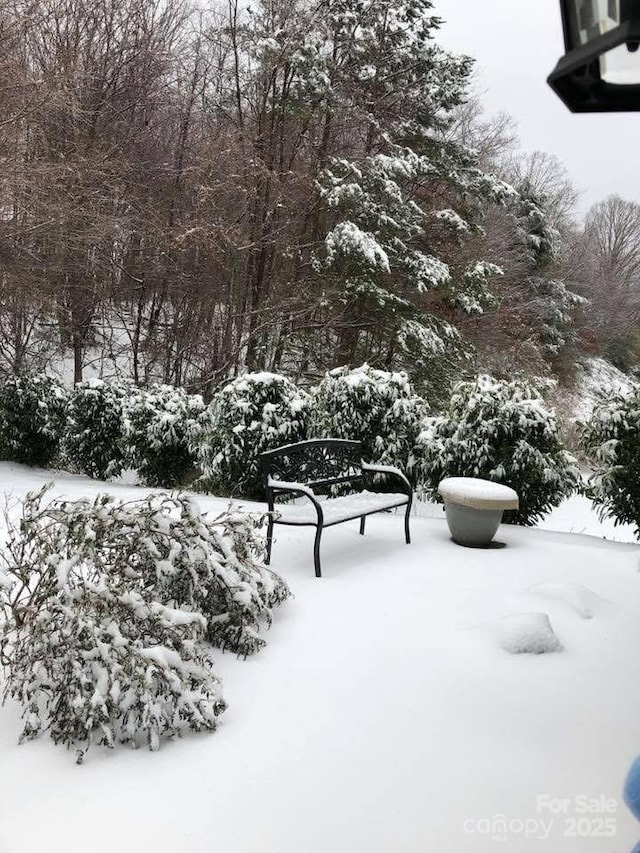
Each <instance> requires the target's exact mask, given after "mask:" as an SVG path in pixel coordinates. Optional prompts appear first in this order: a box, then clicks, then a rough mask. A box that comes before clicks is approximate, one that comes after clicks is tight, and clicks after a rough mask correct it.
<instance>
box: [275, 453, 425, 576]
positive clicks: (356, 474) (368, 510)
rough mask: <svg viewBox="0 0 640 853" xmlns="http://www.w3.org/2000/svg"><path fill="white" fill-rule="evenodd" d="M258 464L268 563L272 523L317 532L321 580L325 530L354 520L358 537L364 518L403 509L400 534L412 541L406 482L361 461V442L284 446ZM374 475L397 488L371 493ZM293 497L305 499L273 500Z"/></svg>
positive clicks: (315, 549)
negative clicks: (263, 496)
mask: <svg viewBox="0 0 640 853" xmlns="http://www.w3.org/2000/svg"><path fill="white" fill-rule="evenodd" d="M260 464H261V466H262V472H263V476H264V487H265V491H266V493H267V502H268V505H269V521H268V526H267V559H266V562H267V564H269V562H270V560H271V546H272V542H273V526H274V524H289V525H295V526H312V527H315V528H316V536H315V542H314V546H313V561H314V565H315V570H316V577H318V578H319V577H321V569H320V538H321V536H322V531H323V530H324V528H325V527H333V525H334V524H342V523H343V522H344V521H352V520H354V519H356V518H359V519H360V534H361V535H364V524H365V518H366V517H367V515H372V514H373V513H376V512H385V511H386V510H390V509H393V508H394V507H399V506H406V510H405V515H404V533H405V539H406V542H407V544H409V543H410V542H411V537H410V534H409V513H410V512H411V505H412V503H413V490H412V488H411V484H410V483H409V481H408V480H407V478H406V477H405V475H404V474H403V473H402V471H400V470H399V469H398V468H394V467H392V466H390V465H370V464H368V463H367V462H363V461H362V444H361V442H359V441H346V440H343V439H337V438H322V439H312V440H310V441H301V442H299V443H297V444H287V445H285V446H283V447H277V448H276V449H275V450H269V451H267V452H266V453H262V454H261V456H260ZM377 475H383V476H384V478H385V480H391V481H393V482H394V483H397V485H398V489H399V490H398V491H397V492H381V491H374V490H373V489H370V487H374V486H375V483H374V480H375V477H376V476H377ZM347 490H348V493H347V494H338V495H337V496H336V493H337V492H344V491H347ZM292 496H295V497H304V498H307V500H305V501H303V502H302V503H295V504H292V503H282V502H280V503H278V502H277V499H278V498H283V497H284V498H285V499H287V500H289V501H290V500H291V498H292Z"/></svg>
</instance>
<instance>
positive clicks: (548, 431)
mask: <svg viewBox="0 0 640 853" xmlns="http://www.w3.org/2000/svg"><path fill="white" fill-rule="evenodd" d="M416 457H417V463H416V471H417V473H416V478H417V480H418V483H419V484H420V485H422V486H423V488H424V490H425V492H426V494H427V495H428V496H429V497H430V498H431V499H434V500H438V499H439V498H438V492H437V489H438V484H439V482H440V480H442V479H444V478H445V477H481V478H483V479H486V480H493V481H495V482H498V483H504V484H505V485H507V486H510V487H511V488H512V489H515V491H516V492H517V493H518V496H519V498H520V508H519V510H517V511H509V512H507V513H505V520H506V521H512V522H515V523H516V524H528V525H530V524H535V522H536V521H538V520H539V519H540V518H541V517H542V516H543V515H544V514H545V513H547V512H548V511H549V510H550V509H551V508H552V507H554V506H558V505H559V504H560V503H561V501H562V500H563V499H564V498H565V497H567V496H568V495H570V494H571V493H572V492H573V491H574V490H575V489H576V487H577V486H578V484H579V483H580V479H581V478H580V469H579V468H578V465H577V463H576V460H575V459H574V458H573V456H571V455H570V454H569V453H568V452H567V451H566V450H565V449H564V448H563V446H562V443H561V441H560V437H559V435H558V426H557V422H556V418H555V413H554V412H553V411H552V410H550V409H548V408H547V406H546V405H545V403H544V400H543V399H542V398H541V396H540V394H539V392H538V390H537V389H536V388H535V387H533V386H532V385H530V384H528V383H527V382H525V381H524V380H513V381H511V382H507V381H503V380H499V379H494V378H493V377H491V376H478V378H477V379H476V380H474V381H473V382H461V383H459V384H458V385H457V386H456V387H455V389H454V394H453V397H452V398H451V402H450V405H449V408H448V411H447V412H446V413H445V414H444V415H441V416H437V417H429V418H426V419H425V421H424V429H423V431H422V433H421V434H420V436H419V438H418V443H417V447H416Z"/></svg>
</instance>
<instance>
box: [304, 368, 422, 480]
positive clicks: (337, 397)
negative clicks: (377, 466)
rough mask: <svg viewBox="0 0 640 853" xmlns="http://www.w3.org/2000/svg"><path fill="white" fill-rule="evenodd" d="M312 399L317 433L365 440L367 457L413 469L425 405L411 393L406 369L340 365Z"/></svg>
mask: <svg viewBox="0 0 640 853" xmlns="http://www.w3.org/2000/svg"><path fill="white" fill-rule="evenodd" d="M312 402H313V406H312V411H313V418H314V421H313V426H314V432H315V433H316V434H318V435H324V436H327V437H330V438H348V439H354V440H357V441H361V442H362V452H363V456H364V458H365V459H366V460H367V461H370V462H380V463H382V464H385V465H396V466H398V467H400V468H401V469H402V470H404V471H405V472H409V471H410V470H411V467H412V464H413V447H414V444H415V441H416V438H417V436H418V433H419V431H420V421H421V418H422V417H423V416H424V414H425V413H426V411H427V404H426V403H425V401H424V400H423V399H422V398H421V397H418V396H417V395H416V394H414V393H413V389H412V387H411V384H410V383H409V379H408V377H407V374H406V373H403V372H401V371H399V372H396V373H389V372H387V371H384V370H375V369H374V368H372V367H370V366H369V365H368V364H363V365H362V366H361V367H357V368H354V369H353V370H350V369H349V368H348V367H338V368H336V369H335V370H332V371H330V372H329V373H327V374H326V375H325V377H324V379H323V380H322V382H321V383H320V385H319V386H318V387H317V388H316V389H314V391H313V395H312Z"/></svg>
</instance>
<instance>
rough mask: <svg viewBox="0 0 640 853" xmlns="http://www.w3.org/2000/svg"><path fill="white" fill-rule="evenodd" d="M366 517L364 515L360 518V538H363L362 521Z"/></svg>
mask: <svg viewBox="0 0 640 853" xmlns="http://www.w3.org/2000/svg"><path fill="white" fill-rule="evenodd" d="M366 517H367V516H366V515H361V516H360V536H364V521H365V518H366Z"/></svg>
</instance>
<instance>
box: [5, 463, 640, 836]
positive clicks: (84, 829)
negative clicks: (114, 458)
mask: <svg viewBox="0 0 640 853" xmlns="http://www.w3.org/2000/svg"><path fill="white" fill-rule="evenodd" d="M51 476H52V475H51V474H50V473H47V472H41V471H34V470H29V469H25V468H22V467H20V466H15V465H8V464H2V465H0V477H1V478H2V483H3V489H4V490H5V491H11V490H12V491H13V492H14V494H15V495H16V496H20V495H22V494H24V492H25V491H27V490H28V489H30V488H34V487H35V486H38V485H39V484H41V483H42V482H44V481H45V480H46V479H50V478H51ZM56 481H57V482H56V489H55V493H56V494H59V495H60V494H64V495H66V496H67V497H71V498H74V497H79V496H82V495H87V496H90V495H94V494H95V493H96V492H97V491H99V490H105V489H108V490H110V491H113V492H114V493H117V494H118V495H120V496H122V497H128V498H134V497H137V496H140V495H141V494H142V493H144V491H145V490H142V489H136V488H134V487H130V486H120V485H113V484H109V485H104V484H100V483H96V482H92V481H90V480H88V479H85V478H83V477H72V476H70V475H65V474H60V475H56ZM200 502H201V505H202V508H203V509H213V508H216V507H220V506H224V505H225V503H226V502H225V501H220V500H217V499H215V498H211V499H204V498H201V499H200ZM571 506H574V507H575V512H574V510H572V509H571ZM584 512H585V507H584V504H573V505H570V506H569V507H567V506H565V507H564V508H562V511H561V514H560V516H559V517H560V518H561V522H559V523H561V524H562V525H564V526H565V529H575V528H576V527H577V528H579V529H583V519H582V518H577V519H576V518H574V515H580V514H581V513H582V514H584ZM433 514H434V517H433V518H429V517H416V518H413V519H412V540H413V542H412V544H411V545H405V543H404V536H403V522H402V515H401V514H399V515H391V514H385V515H380V516H373V517H371V518H370V519H369V520H368V523H367V532H366V536H364V537H362V536H359V535H358V523H357V522H353V523H350V524H343V525H340V526H338V527H335V528H331V529H329V530H327V531H326V532H325V534H324V536H323V542H322V567H323V574H324V577H323V578H322V579H321V580H316V579H315V578H314V576H313V560H312V542H313V532H314V531H313V529H312V528H299V529H296V528H284V527H280V528H279V529H277V541H276V542H275V544H274V548H273V568H274V569H275V570H277V571H279V572H280V573H281V574H282V575H283V576H284V577H285V578H286V579H287V581H288V582H289V584H290V586H291V588H292V590H293V592H294V595H295V597H294V598H293V599H291V600H290V601H289V602H287V603H286V604H285V605H284V606H283V607H282V608H281V609H280V610H279V611H277V612H276V618H275V620H274V624H273V627H272V628H271V630H270V631H269V632H268V633H267V634H266V639H267V646H266V648H265V649H264V650H263V651H262V652H260V653H259V654H258V655H257V656H256V657H255V658H253V659H249V660H246V661H243V660H238V659H236V658H235V657H234V656H233V655H231V654H222V653H217V654H216V662H217V671H218V673H219V674H220V675H221V676H222V678H223V682H224V693H225V698H226V699H227V701H228V703H229V707H228V710H227V711H226V713H225V714H224V715H223V717H222V719H221V724H220V726H219V728H218V730H217V732H215V733H212V734H200V735H193V736H187V737H184V738H183V739H180V740H176V741H173V742H165V743H163V744H162V747H161V749H160V751H159V752H157V753H150V752H147V751H145V750H139V751H137V752H133V751H130V750H127V749H125V748H118V749H115V750H113V751H107V750H104V749H102V748H93V749H91V750H90V751H89V753H88V755H87V758H86V759H85V763H84V764H83V765H82V766H76V765H75V764H74V762H73V756H72V754H71V753H68V752H67V751H66V750H65V749H64V748H62V747H56V746H55V745H54V744H53V743H52V742H51V741H50V740H49V739H48V738H47V737H46V736H44V737H42V738H40V739H39V740H37V741H35V742H32V743H28V744H25V745H23V746H18V744H17V739H18V735H19V732H20V712H19V709H18V707H17V706H16V705H15V704H14V703H12V702H7V704H6V705H5V706H4V708H0V853H40V851H45V850H46V851H47V853H85V851H89V853H113V851H119V853H212V852H213V851H224V853H327V851H331V853H383V851H384V853H431V851H433V853H435V852H436V851H437V853H467V851H468V852H469V853H472V851H495V850H505V851H509V853H519V851H530V850H535V851H538V850H539V851H553V853H564V851H567V853H568V851H598V853H628V851H629V849H630V848H631V847H632V846H633V844H634V843H635V842H636V841H637V840H638V839H640V825H638V824H637V823H636V821H635V820H634V818H633V817H632V816H631V815H630V814H629V813H628V812H627V810H626V808H625V806H624V805H623V804H622V801H621V788H622V785H623V781H624V776H625V773H626V771H627V768H628V766H629V764H630V762H631V760H632V759H633V758H634V757H635V755H636V754H637V753H638V752H640V678H639V677H638V671H639V658H640V618H639V614H640V574H639V573H638V568H639V566H640V549H639V548H638V547H637V546H636V545H635V544H631V543H622V542H611V541H606V540H604V539H602V538H596V537H595V536H589V535H581V534H576V533H563V532H558V531H549V530H538V529H533V530H532V529H524V528H516V527H506V526H503V527H501V528H500V530H499V531H498V534H497V536H496V539H497V540H498V542H500V543H503V545H504V547H502V548H494V549H486V550H476V549H470V548H461V547H458V546H457V545H455V544H454V543H453V542H452V541H451V540H450V538H449V532H448V529H447V526H446V523H445V522H444V520H443V518H442V513H441V511H440V510H434V512H433ZM552 524H553V517H552V518H551V519H550V520H549V522H548V525H547V526H549V525H552ZM592 527H593V525H592ZM594 529H595V528H594ZM576 590H577V592H576ZM585 590H586V591H588V592H583V591H585ZM581 591H582V592H581ZM599 602H602V604H603V606H599ZM585 607H586V608H587V609H589V610H590V611H591V615H592V618H581V616H580V615H579V614H578V613H577V612H576V611H577V610H580V609H583V610H584V608H585ZM522 614H545V615H546V616H547V617H548V620H549V624H550V625H551V626H552V628H553V631H554V634H555V636H557V638H558V642H559V643H560V644H561V646H562V650H561V651H559V652H558V653H553V654H529V653H522V654H509V652H508V651H505V649H504V648H503V647H501V645H500V643H499V642H495V641H494V640H495V635H493V636H492V635H490V634H487V632H486V631H484V632H483V631H482V630H478V626H486V625H494V626H495V625H496V624H500V623H501V624H502V625H503V626H504V625H506V624H509V620H510V624H511V625H512V626H513V625H517V624H518V619H519V618H520V617H521V615H522ZM583 615H586V614H583ZM505 620H507V621H505ZM514 620H515V621H514ZM543 621H544V620H543ZM539 625H540V620H538V626H539Z"/></svg>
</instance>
